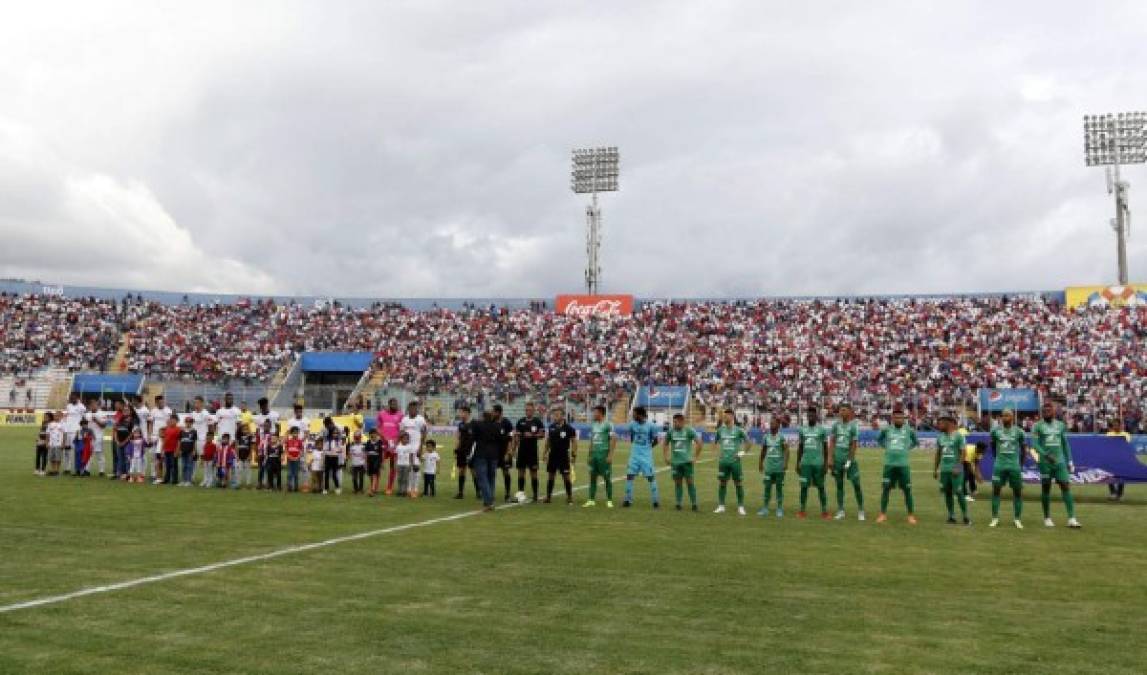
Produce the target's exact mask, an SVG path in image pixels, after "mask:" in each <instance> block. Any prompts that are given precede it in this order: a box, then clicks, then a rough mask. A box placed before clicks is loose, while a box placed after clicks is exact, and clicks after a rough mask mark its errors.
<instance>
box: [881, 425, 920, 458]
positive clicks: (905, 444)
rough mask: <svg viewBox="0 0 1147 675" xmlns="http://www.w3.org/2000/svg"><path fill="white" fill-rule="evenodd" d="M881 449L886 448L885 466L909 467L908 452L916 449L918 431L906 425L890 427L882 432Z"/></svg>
mask: <svg viewBox="0 0 1147 675" xmlns="http://www.w3.org/2000/svg"><path fill="white" fill-rule="evenodd" d="M879 443H880V447H882V448H884V466H902V467H906V466H908V452H909V451H910V450H912V448H915V447H916V445H917V442H916V430H915V429H913V428H912V427H910V426H908V425H907V424H905V425H904V426H902V427H900V428H897V427H895V426H893V425H891V424H890V425H888V426H886V427H884V428H883V429H881V430H880V440H879Z"/></svg>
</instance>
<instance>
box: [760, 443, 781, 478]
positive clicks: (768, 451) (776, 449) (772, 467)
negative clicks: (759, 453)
mask: <svg viewBox="0 0 1147 675" xmlns="http://www.w3.org/2000/svg"><path fill="white" fill-rule="evenodd" d="M761 444H762V445H764V446H765V473H781V472H782V471H784V470H785V437H784V436H782V435H780V434H777V435H775V436H774V435H773V434H768V433H767V434H765V436H764V438H762V439H761Z"/></svg>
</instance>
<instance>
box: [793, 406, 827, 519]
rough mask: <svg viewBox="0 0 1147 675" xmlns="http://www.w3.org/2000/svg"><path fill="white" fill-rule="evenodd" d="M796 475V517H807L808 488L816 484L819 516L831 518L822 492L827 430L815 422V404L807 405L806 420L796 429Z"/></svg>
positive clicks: (825, 496)
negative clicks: (798, 500) (798, 492)
mask: <svg viewBox="0 0 1147 675" xmlns="http://www.w3.org/2000/svg"><path fill="white" fill-rule="evenodd" d="M797 443H798V444H797V476H798V477H799V478H800V484H801V510H800V511H799V512H798V513H797V518H802V519H803V518H807V517H808V514H807V513H806V512H805V505H806V504H807V503H808V489H809V486H810V485H815V486H816V491H817V496H819V497H820V517H821V519H823V520H831V519H832V516H830V515H828V496H827V495H825V493H824V472H825V467H827V466H828V431H826V430H825V428H824V427H822V426H820V425H819V424H817V409H816V406H809V409H808V421H807V423H806V424H805V425H804V426H803V427H801V428H800V429H799V430H798V431H797Z"/></svg>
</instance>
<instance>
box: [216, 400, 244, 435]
mask: <svg viewBox="0 0 1147 675" xmlns="http://www.w3.org/2000/svg"><path fill="white" fill-rule="evenodd" d="M239 412H240V411H239V408H238V406H231V407H230V408H220V409H218V410H216V411H215V418H216V419H218V420H219V426H218V428H216V429H215V435H216V436H218V437H219V438H223V434H228V435H230V436H231V438H235V432H236V431H237V430H238V429H239Z"/></svg>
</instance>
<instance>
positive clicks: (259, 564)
mask: <svg viewBox="0 0 1147 675" xmlns="http://www.w3.org/2000/svg"><path fill="white" fill-rule="evenodd" d="M32 441H33V432H32V430H30V429H18V428H6V429H0V606H3V607H4V608H10V607H11V606H12V605H15V604H19V603H24V602H28V601H32V600H36V599H40V598H47V597H54V596H60V595H65V594H69V593H72V592H75V591H80V590H82V589H88V588H93V587H100V586H106V585H109V584H116V583H119V582H126V581H132V580H139V579H143V578H147V577H152V576H155V575H163V574H164V573H171V572H177V571H180V570H194V569H199V568H202V567H204V566H210V565H213V564H216V563H221V562H225V561H233V560H237V559H241V558H244V557H248V556H261V555H263V554H267V553H272V552H276V551H282V550H285V549H290V548H291V547H297V546H299V545H303V544H309V543H313V542H322V541H328V540H331V539H332V538H338V537H343V536H347V535H354V534H358V533H363V532H374V531H378V530H386V529H387V528H392V527H395V526H402V525H407V524H416V523H424V524H423V525H421V526H418V527H411V528H406V529H398V530H389V531H388V532H387V533H385V534H378V535H375V536H367V537H362V538H357V539H355V538H352V539H349V540H345V541H341V542H339V543H335V544H332V545H329V546H322V547H315V548H309V549H303V550H293V551H292V552H289V553H287V554H284V555H280V556H276V557H269V558H257V559H256V560H253V561H250V562H246V563H242V564H235V565H231V566H224V567H216V568H212V569H210V570H209V571H202V572H196V573H191V574H185V575H175V576H164V577H162V578H161V579H160V580H158V581H154V582H147V583H140V584H138V585H132V586H127V587H122V588H118V589H115V590H109V591H107V592H98V593H92V594H88V595H81V596H76V597H71V598H70V599H65V600H61V601H59V602H53V603H50V604H44V605H40V606H33V607H27V608H22V609H13V610H10V611H0V672H2V673H23V672H36V673H47V672H51V673H108V672H116V673H178V672H197V673H232V672H241V673H275V674H282V673H310V672H322V673H379V672H404V673H418V672H451V673H462V672H481V673H579V674H584V673H598V672H602V673H606V672H609V673H612V672H625V673H692V672H704V673H757V672H764V671H766V670H770V671H776V670H778V669H779V670H780V671H781V672H795V671H807V672H829V671H832V672H889V673H900V672H998V673H1015V672H1045V673H1046V672H1063V673H1078V672H1089V671H1099V670H1102V671H1103V672H1107V673H1115V672H1128V673H1130V672H1143V668H1144V665H1143V664H1144V663H1145V661H1147V638H1145V637H1144V636H1147V615H1145V613H1144V612H1143V608H1144V607H1147V565H1145V564H1144V563H1145V555H1147V508H1145V506H1147V504H1145V501H1144V497H1143V493H1142V492H1141V490H1140V489H1139V488H1137V487H1136V486H1132V487H1131V488H1130V489H1129V492H1128V500H1127V501H1126V502H1124V503H1120V504H1111V503H1108V502H1107V501H1106V500H1105V499H1104V494H1105V493H1104V492H1103V491H1102V489H1101V488H1082V489H1079V493H1078V494H1079V495H1080V496H1079V499H1078V501H1079V517H1080V519H1081V520H1082V521H1083V524H1084V529H1083V530H1082V531H1069V530H1067V529H1066V528H1065V527H1063V524H1064V520H1065V518H1064V513H1063V505H1062V503H1061V502H1060V501H1059V499H1058V498H1056V499H1055V501H1054V502H1053V506H1052V508H1053V515H1054V516H1055V518H1056V521H1057V524H1058V527H1056V528H1055V529H1051V530H1048V529H1045V528H1043V527H1042V525H1041V519H1042V518H1041V513H1040V506H1039V499H1038V494H1037V491H1038V488H1034V487H1031V486H1029V487H1028V492H1029V494H1028V499H1027V502H1026V510H1025V519H1024V521H1025V524H1026V525H1027V528H1026V529H1025V530H1023V531H1018V530H1015V529H1013V528H1012V527H1011V521H1010V513H1011V510H1010V509H1011V506H1010V502H1009V501H1007V500H1005V503H1004V506H1003V509H1002V514H1003V515H1004V516H1005V518H1004V520H1003V525H1004V526H1001V527H1000V528H998V529H995V530H989V529H988V527H987V524H988V519H989V518H988V517H989V507H990V503H989V499H988V498H987V496H988V494H987V490H985V489H981V492H980V499H979V500H978V501H976V502H974V503H973V504H971V505H970V506H971V512H972V517H973V520H974V525H973V527H971V528H964V527H958V526H947V525H945V524H944V522H943V520H944V514H943V502H942V499H941V497H940V495H939V493H938V490H937V487H936V483H935V482H934V481H933V480H932V476H931V458H930V456H929V455H928V454H927V453H924V452H920V453H917V454H916V456H915V460H914V465H913V481H914V484H915V493H916V502H917V511H918V514H919V516H920V519H921V522H920V524H919V525H918V526H916V527H911V526H909V525H907V524H906V523H905V522H904V518H903V513H904V510H903V508H904V507H903V501H902V499H901V498H900V497H899V496H898V495H894V496H893V499H892V505H891V507H890V509H889V512H890V515H891V521H890V522H889V523H887V524H883V525H877V524H876V523H875V522H874V520H875V515H876V513H877V511H878V508H877V507H878V504H879V466H880V464H879V457H878V455H877V454H876V453H875V452H873V451H863V453H862V457H861V468H862V475H863V480H864V488H865V491H866V492H865V496H866V500H867V507H868V508H867V510H868V513H869V521H868V522H865V523H860V522H857V521H856V518H855V511H856V509H855V505H854V502H853V501H852V495H851V492H850V493H849V494H848V496H847V500H846V504H847V508H848V512H849V518H848V519H847V520H846V521H844V522H821V521H820V520H816V519H810V520H808V521H798V520H797V519H796V518H795V517H794V516H795V514H796V511H797V508H796V506H797V497H798V489H797V482H796V480H795V477H794V476H793V475H792V473H791V472H790V474H789V476H788V478H787V480H786V494H785V499H786V517H785V519H784V520H781V521H778V520H776V519H775V518H772V517H769V518H760V517H757V516H755V515H754V513H755V512H756V510H757V508H759V506H760V501H761V483H760V477H759V474H757V472H756V461H755V459H753V460H752V461H747V462H746V488H747V493H748V499H747V501H748V507H749V514H750V515H749V516H748V517H745V518H740V517H738V516H737V515H735V513H727V514H724V515H721V516H718V515H714V514H712V513H711V511H712V510H713V507H714V506H715V501H716V492H717V487H716V479H715V475H714V474H715V467H714V465H713V463H712V462H708V463H704V464H700V465H698V486H699V493H700V497H701V513H690V512H688V511H686V512H683V513H678V512H676V511H674V510H673V508H672V502H673V487H672V483H671V481H670V480H669V478H668V476H667V475H666V474H664V473H661V474H659V478H658V480H659V483H660V486H661V492H662V495H663V501H664V502H666V504H667V505H668V508H662V509H661V510H660V511H653V510H652V509H651V508H650V506H649V495H648V487H647V486H646V484H645V483H644V481H639V485H638V487H637V504H636V506H635V508H632V509H621V508H620V503H621V499H620V494H621V489H622V482H621V481H620V480H619V481H618V482H617V483H616V484H615V496H614V499H615V502H616V504H617V506H618V508H615V509H613V510H606V509H605V508H603V507H602V506H599V507H598V508H597V509H594V510H588V509H582V508H580V507H572V508H571V507H567V506H565V504H564V503H558V502H560V501H563V500H555V503H554V504H551V505H542V504H537V505H534V504H531V505H526V506H522V507H514V508H507V509H502V510H499V511H498V512H497V513H494V514H480V515H467V516H464V517H458V518H454V519H447V520H435V519H442V518H444V517H446V516H451V515H453V514H460V513H462V514H466V513H470V512H473V511H475V509H476V506H475V501H474V499H473V497H472V488H471V486H470V485H467V498H466V500H465V501H456V500H454V499H452V498H451V497H452V496H453V491H454V486H453V485H451V484H450V481H449V462H445V469H444V471H443V472H442V474H441V475H440V480H441V481H442V484H441V485H440V492H441V494H440V495H439V496H438V497H437V498H435V499H420V500H417V501H410V500H403V499H396V498H382V499H380V498H375V499H367V498H365V497H358V496H351V495H349V494H348V492H349V491H344V494H343V495H342V496H338V497H336V496H333V495H331V496H325V497H324V496H315V495H303V494H299V495H284V494H270V493H265V492H255V491H253V490H244V491H230V490H228V491H223V490H211V491H208V490H204V489H199V488H194V489H192V488H184V489H179V488H170V487H154V486H151V485H125V484H116V483H113V482H112V481H108V480H104V481H100V480H97V479H95V478H92V479H75V478H61V479H53V478H41V477H38V476H34V475H33V472H32V468H33V450H32V445H33V444H32ZM443 456H444V457H448V456H449V448H446V449H445V451H444V452H443ZM624 456H625V450H624V449H622V450H621V451H619V457H617V458H616V459H615V462H614V465H615V470H618V471H619V473H620V472H621V470H622V469H623V467H624V459H625V457H624ZM658 456H659V455H658ZM579 464H580V462H579ZM577 473H578V483H579V484H584V482H585V481H586V478H587V476H586V474H587V471H586V469H585V467H584V466H579V467H578V471H577ZM543 489H544V482H543ZM559 492H560V486H559ZM498 494H499V498H500V497H501V486H500V485H499V488H498ZM575 497H577V498H578V503H579V505H580V502H581V501H582V500H583V499H584V497H585V492H584V490H582V491H580V492H579V493H578V494H577V495H575ZM811 501H813V502H814V503H815V498H813V499H812V500H811ZM829 502H830V508H832V507H833V503H834V495H833V491H832V488H831V479H830V480H829ZM599 503H600V500H599ZM730 503H731V504H732V503H735V501H734V500H733V499H732V489H731V486H730ZM813 510H815V509H813ZM426 521H435V522H430V523H427V522H426Z"/></svg>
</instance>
